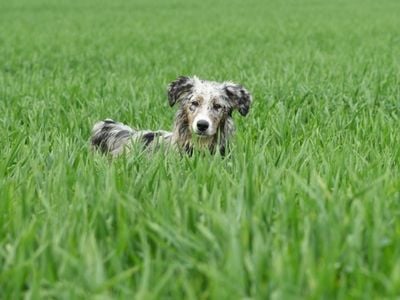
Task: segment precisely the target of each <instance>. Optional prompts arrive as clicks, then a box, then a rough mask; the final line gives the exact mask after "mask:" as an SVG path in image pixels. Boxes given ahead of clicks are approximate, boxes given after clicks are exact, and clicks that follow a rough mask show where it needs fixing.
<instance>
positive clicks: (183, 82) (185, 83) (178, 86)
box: [168, 76, 194, 106]
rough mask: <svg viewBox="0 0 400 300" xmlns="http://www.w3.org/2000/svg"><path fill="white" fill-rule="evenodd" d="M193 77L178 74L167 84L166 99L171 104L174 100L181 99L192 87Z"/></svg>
mask: <svg viewBox="0 0 400 300" xmlns="http://www.w3.org/2000/svg"><path fill="white" fill-rule="evenodd" d="M193 86H194V81H193V78H191V77H187V76H180V77H178V78H177V79H176V80H174V81H172V82H171V83H170V84H169V85H168V101H169V105H170V106H173V105H174V104H175V103H176V102H179V101H181V100H182V99H183V98H184V97H185V96H187V95H188V94H189V93H190V92H191V91H192V89H193Z"/></svg>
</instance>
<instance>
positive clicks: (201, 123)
mask: <svg viewBox="0 0 400 300" xmlns="http://www.w3.org/2000/svg"><path fill="white" fill-rule="evenodd" d="M208 126H210V124H208V122H207V121H206V120H199V121H197V129H198V130H199V131H201V132H203V131H206V130H207V128H208Z"/></svg>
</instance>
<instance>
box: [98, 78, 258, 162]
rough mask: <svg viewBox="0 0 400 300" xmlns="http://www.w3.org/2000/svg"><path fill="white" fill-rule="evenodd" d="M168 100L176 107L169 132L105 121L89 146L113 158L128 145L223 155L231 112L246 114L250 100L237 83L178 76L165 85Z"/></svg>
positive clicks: (230, 129)
mask: <svg viewBox="0 0 400 300" xmlns="http://www.w3.org/2000/svg"><path fill="white" fill-rule="evenodd" d="M168 101H169V104H170V106H173V105H175V104H179V109H178V111H177V113H176V116H175V122H174V127H173V130H172V132H167V131H163V130H159V131H149V130H136V129H132V128H131V127H129V126H126V125H124V124H122V123H118V122H115V121H113V120H111V119H106V120H104V121H100V122H98V123H96V124H95V125H94V127H93V130H92V136H91V144H92V147H93V148H95V149H98V150H100V151H101V152H103V153H110V154H111V155H113V156H117V155H120V154H121V153H124V152H126V151H129V150H130V149H131V145H132V143H142V144H143V145H144V147H146V148H153V149H154V148H155V147H156V146H157V145H160V144H166V145H167V146H171V147H173V148H176V149H178V150H182V151H185V152H187V153H192V152H193V150H195V149H197V148H199V149H208V150H209V151H211V153H215V152H216V151H219V152H220V153H221V154H222V155H223V154H224V153H225V151H226V148H227V147H228V140H229V138H230V136H231V135H232V133H233V131H234V125H233V119H232V112H233V111H234V110H238V111H239V113H240V114H241V115H242V116H245V115H247V113H248V112H249V109H250V104H251V101H252V97H251V95H250V93H249V92H248V91H247V90H246V89H245V88H244V87H242V86H241V85H239V84H235V83H232V82H222V83H221V82H214V81H207V80H201V79H199V78H197V77H196V76H194V77H186V76H181V77H179V78H177V79H176V80H175V81H173V82H171V83H170V84H169V86H168Z"/></svg>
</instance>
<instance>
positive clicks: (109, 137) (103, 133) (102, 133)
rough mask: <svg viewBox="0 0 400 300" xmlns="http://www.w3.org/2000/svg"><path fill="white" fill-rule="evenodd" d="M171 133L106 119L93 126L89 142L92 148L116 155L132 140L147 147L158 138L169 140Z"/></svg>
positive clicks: (126, 147)
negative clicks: (132, 126)
mask: <svg viewBox="0 0 400 300" xmlns="http://www.w3.org/2000/svg"><path fill="white" fill-rule="evenodd" d="M171 135H172V134H171V133H170V132H167V131H163V130H159V131H150V130H140V131H138V130H134V129H132V128H131V127H129V126H127V125H125V124H122V123H119V122H115V121H114V120H111V119H106V120H104V121H100V122H97V123H96V124H95V125H94V126H93V129H92V135H91V139H90V142H91V145H92V147H93V148H94V149H96V150H99V151H100V152H102V153H109V154H111V155H113V156H117V155H119V154H121V153H123V152H124V151H125V150H129V146H130V145H131V144H132V143H133V142H139V141H140V142H141V143H142V144H143V146H144V147H148V146H150V144H155V141H156V140H157V141H159V140H160V138H161V140H163V141H168V142H169V141H170V137H171Z"/></svg>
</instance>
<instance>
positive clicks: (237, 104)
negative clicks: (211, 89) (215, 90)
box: [224, 82, 252, 116]
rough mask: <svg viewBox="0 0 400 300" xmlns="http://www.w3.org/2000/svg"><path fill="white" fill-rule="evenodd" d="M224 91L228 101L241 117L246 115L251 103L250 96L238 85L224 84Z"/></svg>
mask: <svg viewBox="0 0 400 300" xmlns="http://www.w3.org/2000/svg"><path fill="white" fill-rule="evenodd" d="M224 91H225V93H226V95H227V96H228V99H229V100H230V101H231V102H232V104H233V107H234V108H236V109H237V110H238V111H239V113H240V114H241V115H242V116H245V115H247V114H248V112H249V109H250V104H251V101H252V97H251V94H250V93H249V91H247V90H246V89H245V88H244V87H243V86H241V85H240V84H235V83H231V82H226V83H224Z"/></svg>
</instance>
